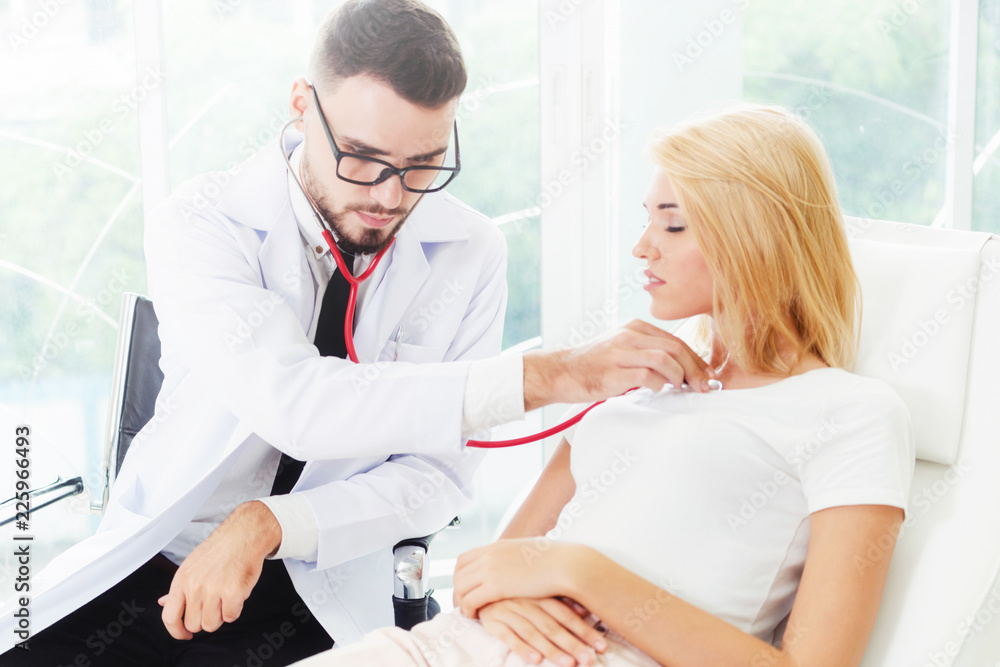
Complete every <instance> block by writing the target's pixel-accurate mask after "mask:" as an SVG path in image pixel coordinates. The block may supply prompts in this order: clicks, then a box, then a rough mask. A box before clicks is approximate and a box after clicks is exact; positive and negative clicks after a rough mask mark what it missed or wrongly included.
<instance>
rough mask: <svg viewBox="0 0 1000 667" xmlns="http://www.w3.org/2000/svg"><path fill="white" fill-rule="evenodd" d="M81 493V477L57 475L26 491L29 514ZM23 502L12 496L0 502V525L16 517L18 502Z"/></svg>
mask: <svg viewBox="0 0 1000 667" xmlns="http://www.w3.org/2000/svg"><path fill="white" fill-rule="evenodd" d="M81 493H83V478H82V477H73V478H72V479H66V480H64V479H63V478H62V477H57V478H56V481H54V482H52V483H51V484H48V485H47V486H43V487H41V488H38V489H32V490H30V491H28V498H29V499H30V502H29V503H28V507H29V516H30V513H31V512H37V511H38V510H40V509H42V508H44V507H48V506H49V505H51V504H53V503H57V502H59V501H60V500H63V499H65V498H69V497H71V496H78V495H80V494H81ZM23 502H24V501H19V500H18V498H17V497H14V498H8V499H7V500H5V501H3V502H2V503H0V526H5V525H7V524H8V523H11V522H12V521H14V519H16V518H17V515H18V514H20V513H21V512H19V511H18V509H17V508H18V504H19V503H23Z"/></svg>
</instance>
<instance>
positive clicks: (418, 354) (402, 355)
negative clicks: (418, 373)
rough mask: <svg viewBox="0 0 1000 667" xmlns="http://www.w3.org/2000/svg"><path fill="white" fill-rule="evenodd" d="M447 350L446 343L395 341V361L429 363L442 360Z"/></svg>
mask: <svg viewBox="0 0 1000 667" xmlns="http://www.w3.org/2000/svg"><path fill="white" fill-rule="evenodd" d="M447 351H448V346H447V345H445V346H439V345H411V344H410V343H396V361H408V362H410V363H414V364H430V363H434V362H438V361H444V355H445V353H446V352H447Z"/></svg>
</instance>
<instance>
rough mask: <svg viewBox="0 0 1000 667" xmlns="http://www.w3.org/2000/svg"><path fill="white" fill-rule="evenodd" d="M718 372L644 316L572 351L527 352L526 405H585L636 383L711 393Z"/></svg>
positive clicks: (528, 406) (531, 407)
mask: <svg viewBox="0 0 1000 667" xmlns="http://www.w3.org/2000/svg"><path fill="white" fill-rule="evenodd" d="M714 377H715V373H714V371H713V370H712V369H711V368H710V367H709V365H708V364H706V363H705V360H704V359H702V358H701V357H699V356H698V355H697V354H696V353H695V352H694V350H692V349H691V348H690V347H688V345H687V343H685V342H684V341H682V340H681V339H680V338H678V337H677V336H674V335H673V334H670V333H667V332H666V331H663V330H662V329H659V328H658V327H655V326H653V325H652V324H649V323H648V322H644V321H642V320H632V321H631V322H629V323H628V324H626V325H625V326H623V327H621V328H620V329H618V330H617V331H614V332H612V333H610V334H608V335H607V336H604V337H603V338H601V339H598V340H596V341H594V342H592V343H589V344H587V345H584V346H582V347H579V348H574V349H571V350H560V351H558V352H531V353H528V354H525V355H524V409H525V411H526V412H527V411H529V410H534V409H536V408H540V407H543V406H545V405H548V404H550V403H583V402H590V401H599V400H602V399H605V398H610V397H612V396H617V395H619V394H621V393H624V392H625V391H628V390H629V389H631V388H632V387H648V388H650V389H652V390H653V391H659V390H660V389H662V388H663V385H664V384H666V383H668V382H669V383H670V384H672V385H674V386H675V387H679V386H681V385H682V384H683V383H685V382H687V383H688V385H689V386H690V387H691V388H692V389H694V390H695V391H702V392H704V391H708V380H709V379H712V378H714Z"/></svg>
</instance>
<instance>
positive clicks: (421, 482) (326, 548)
mask: <svg viewBox="0 0 1000 667" xmlns="http://www.w3.org/2000/svg"><path fill="white" fill-rule="evenodd" d="M494 231H495V234H496V236H495V239H496V250H495V252H494V254H493V256H492V257H491V259H490V260H489V261H488V262H487V263H486V264H485V265H484V268H483V271H482V273H481V276H480V281H479V285H478V286H477V291H476V295H475V296H474V297H473V299H472V301H471V302H470V305H469V309H468V312H467V313H466V315H465V317H464V318H463V321H462V325H461V326H460V329H459V331H458V332H457V334H456V336H455V337H454V339H453V342H452V344H451V346H450V348H449V350H448V352H447V356H446V359H450V360H472V359H483V358H486V357H491V356H494V355H496V354H497V353H498V352H499V351H500V345H501V341H502V337H503V322H504V312H505V310H506V304H507V280H506V266H507V251H506V246H505V245H504V242H503V236H502V234H500V232H499V231H498V230H494ZM482 457H483V451H482V450H472V449H463V450H462V451H461V452H459V453H457V454H455V455H451V456H443V457H436V456H427V455H398V456H393V457H391V458H389V460H387V461H386V462H385V463H383V464H381V465H379V466H377V467H375V468H373V469H372V470H370V471H368V472H365V473H361V474H358V475H354V476H353V477H350V478H348V479H346V480H342V481H335V482H331V483H329V484H325V485H323V486H320V487H317V488H314V489H308V490H305V491H302V492H300V493H301V495H303V496H304V497H305V498H306V499H307V500H308V501H309V503H310V505H311V506H312V508H313V513H314V516H315V518H316V525H317V527H318V530H319V540H318V551H317V554H316V567H317V568H320V569H324V568H328V567H333V566H336V565H340V564H341V563H344V562H347V561H350V560H353V559H355V558H358V557H361V556H364V555H365V554H368V553H371V552H373V551H377V550H379V549H385V548H386V546H387V545H392V544H395V543H396V542H398V541H399V540H402V539H405V538H407V537H420V536H422V535H428V534H430V533H433V532H436V531H438V530H440V529H441V528H443V527H444V526H445V525H447V524H448V522H449V521H451V519H453V518H454V517H455V516H456V515H457V514H458V513H459V512H460V511H461V510H462V509H463V508H464V507H465V506H466V505H467V504H468V502H469V501H470V500H471V499H472V488H473V483H472V482H473V477H474V475H475V472H476V468H477V467H478V466H479V463H480V461H481V460H482ZM293 495H295V494H293Z"/></svg>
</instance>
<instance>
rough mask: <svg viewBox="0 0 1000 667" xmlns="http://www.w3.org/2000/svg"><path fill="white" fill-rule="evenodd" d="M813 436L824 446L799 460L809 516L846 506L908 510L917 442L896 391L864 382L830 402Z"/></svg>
mask: <svg viewBox="0 0 1000 667" xmlns="http://www.w3.org/2000/svg"><path fill="white" fill-rule="evenodd" d="M814 437H815V439H816V440H818V441H819V444H820V446H819V447H818V449H817V450H816V451H815V452H813V453H811V454H804V455H803V456H802V457H801V459H800V461H799V462H798V467H799V475H800V479H801V481H802V489H803V491H804V493H805V497H806V502H807V505H808V508H809V513H810V514H811V513H813V512H818V511H819V510H822V509H827V508H829V507H838V506H842V505H889V506H892V507H899V508H901V509H902V510H903V511H904V512H905V511H906V506H907V498H908V497H909V494H910V483H911V481H912V479H913V467H914V463H915V458H916V444H915V441H914V437H913V428H912V426H911V424H910V413H909V411H908V410H907V408H906V404H904V403H903V401H902V399H900V398H899V396H898V395H897V394H896V392H895V391H893V390H892V388H890V387H889V386H888V385H886V384H884V383H882V382H880V381H877V380H871V379H864V380H863V381H862V382H860V383H859V384H858V385H855V386H854V387H853V388H852V391H851V392H850V393H849V395H848V396H845V397H839V398H837V399H833V400H831V402H830V403H829V404H828V405H827V409H826V410H825V411H824V415H823V418H822V421H821V424H820V427H819V429H818V431H817V433H816V434H815V436H814Z"/></svg>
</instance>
